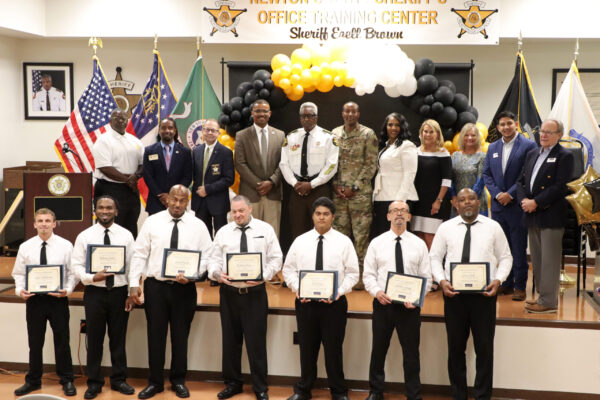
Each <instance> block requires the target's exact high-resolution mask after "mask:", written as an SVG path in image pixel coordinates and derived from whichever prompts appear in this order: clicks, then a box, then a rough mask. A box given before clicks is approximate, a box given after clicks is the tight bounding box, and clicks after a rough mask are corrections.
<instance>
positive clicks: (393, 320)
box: [363, 201, 431, 400]
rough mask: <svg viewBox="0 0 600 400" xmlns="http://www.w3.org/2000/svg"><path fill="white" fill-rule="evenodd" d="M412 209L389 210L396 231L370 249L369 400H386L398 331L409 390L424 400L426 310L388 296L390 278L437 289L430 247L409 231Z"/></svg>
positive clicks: (398, 205)
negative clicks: (410, 278) (417, 280)
mask: <svg viewBox="0 0 600 400" xmlns="http://www.w3.org/2000/svg"><path fill="white" fill-rule="evenodd" d="M410 217H411V215H410V209H409V207H408V204H406V203H405V202H404V201H394V202H392V203H391V204H390V205H389V207H388V215H387V219H388V221H390V230H389V231H387V232H385V233H383V234H381V235H379V236H377V237H376V238H375V239H373V241H371V243H370V244H369V248H368V250H367V255H366V256H365V269H364V272H363V281H364V283H365V289H366V290H367V291H368V292H369V293H370V294H371V296H373V297H374V299H373V342H372V347H371V364H370V367H369V385H370V386H371V391H370V393H369V396H368V397H367V400H383V390H384V386H385V372H384V366H385V358H386V355H387V351H388V348H389V346H390V339H391V337H392V334H393V333H394V329H395V330H396V332H397V333H398V339H400V345H401V346H402V357H403V361H404V363H403V367H404V384H405V387H406V392H405V394H406V398H407V399H408V400H418V399H421V380H420V377H419V372H420V369H421V368H420V359H419V342H420V333H421V310H420V308H418V307H415V306H414V305H413V304H412V303H410V302H405V303H403V304H400V303H392V299H391V298H390V297H389V296H388V295H387V294H386V293H385V288H386V283H387V279H388V272H396V273H399V274H406V275H415V276H421V277H423V278H425V279H426V292H427V291H429V288H430V287H431V265H430V263H429V254H428V253H427V245H426V244H425V242H424V241H423V240H422V239H420V238H419V237H417V236H416V235H413V234H412V233H410V232H408V231H407V230H406V224H407V223H408V221H410Z"/></svg>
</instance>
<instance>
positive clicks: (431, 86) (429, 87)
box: [417, 75, 438, 96]
mask: <svg viewBox="0 0 600 400" xmlns="http://www.w3.org/2000/svg"><path fill="white" fill-rule="evenodd" d="M437 88H438V80H437V78H436V77H435V76H433V75H423V76H421V77H420V78H419V79H417V93H419V94H420V95H422V96H425V95H427V94H429V93H433V92H435V90H436V89H437Z"/></svg>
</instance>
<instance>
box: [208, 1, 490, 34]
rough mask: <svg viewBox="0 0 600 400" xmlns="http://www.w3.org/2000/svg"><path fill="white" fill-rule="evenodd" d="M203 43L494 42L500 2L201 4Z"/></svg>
mask: <svg viewBox="0 0 600 400" xmlns="http://www.w3.org/2000/svg"><path fill="white" fill-rule="evenodd" d="M201 3H202V6H203V7H202V9H203V11H202V12H203V16H202V18H201V21H202V23H201V31H202V33H201V34H202V39H203V40H204V41H205V42H206V43H304V42H307V41H321V42H332V41H340V40H350V41H358V40H361V41H365V40H366V41H373V42H375V41H377V42H387V43H398V44H484V45H485V44H498V37H499V31H500V30H499V25H500V20H499V15H498V14H499V11H498V9H499V7H500V0H487V1H465V0H216V1H215V0H212V1H211V0H201Z"/></svg>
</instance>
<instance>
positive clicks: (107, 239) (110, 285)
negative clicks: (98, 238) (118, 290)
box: [104, 228, 115, 290]
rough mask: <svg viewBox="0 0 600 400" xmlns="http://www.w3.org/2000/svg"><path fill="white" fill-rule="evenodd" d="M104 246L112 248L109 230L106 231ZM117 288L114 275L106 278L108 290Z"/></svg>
mask: <svg viewBox="0 0 600 400" xmlns="http://www.w3.org/2000/svg"><path fill="white" fill-rule="evenodd" d="M104 244H107V245H109V246H110V237H109V236H108V228H106V229H105V230H104ZM114 286H115V277H114V275H111V276H107V277H106V288H107V289H108V290H110V289H112V288H113V287H114Z"/></svg>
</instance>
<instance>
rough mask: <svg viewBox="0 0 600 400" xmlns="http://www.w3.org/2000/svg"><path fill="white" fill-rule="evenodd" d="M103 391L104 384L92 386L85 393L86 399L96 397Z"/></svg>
mask: <svg viewBox="0 0 600 400" xmlns="http://www.w3.org/2000/svg"><path fill="white" fill-rule="evenodd" d="M100 392H102V386H90V387H88V388H87V390H86V391H85V393H84V394H83V398H84V399H95V398H96V397H97V396H98V393H100Z"/></svg>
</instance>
